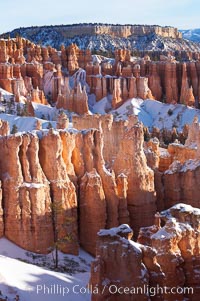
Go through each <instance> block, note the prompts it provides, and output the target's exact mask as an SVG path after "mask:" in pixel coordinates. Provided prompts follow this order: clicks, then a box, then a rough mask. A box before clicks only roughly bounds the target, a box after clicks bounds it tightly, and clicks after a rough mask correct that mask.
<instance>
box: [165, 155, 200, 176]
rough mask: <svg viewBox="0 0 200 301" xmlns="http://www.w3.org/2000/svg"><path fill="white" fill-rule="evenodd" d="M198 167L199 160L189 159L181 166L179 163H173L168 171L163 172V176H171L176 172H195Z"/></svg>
mask: <svg viewBox="0 0 200 301" xmlns="http://www.w3.org/2000/svg"><path fill="white" fill-rule="evenodd" d="M198 167H200V160H198V159H194V160H193V159H189V160H187V161H185V162H184V163H183V164H181V163H180V162H179V161H174V162H173V163H172V164H171V165H170V167H169V169H168V170H166V171H165V174H168V175H169V174H173V173H176V172H187V171H192V170H195V169H196V168H198Z"/></svg>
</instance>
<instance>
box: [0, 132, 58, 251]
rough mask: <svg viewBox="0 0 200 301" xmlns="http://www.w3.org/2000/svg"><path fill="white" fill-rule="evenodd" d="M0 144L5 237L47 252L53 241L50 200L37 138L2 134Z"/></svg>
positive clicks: (30, 248) (22, 245) (29, 247)
mask: <svg viewBox="0 0 200 301" xmlns="http://www.w3.org/2000/svg"><path fill="white" fill-rule="evenodd" d="M0 144H1V152H2V157H1V160H0V166H1V168H0V170H1V174H0V177H1V180H2V190H3V197H4V208H3V210H4V228H5V230H4V231H5V236H6V237H7V238H9V239H10V240H12V241H13V242H15V243H16V244H18V245H20V246H21V247H23V248H25V249H27V250H31V251H36V252H42V253H46V252H48V248H49V247H50V246H51V244H52V241H53V229H52V216H51V208H50V205H51V199H50V193H49V186H48V183H47V180H46V178H45V176H44V174H43V172H42V169H41V167H40V164H39V161H38V138H37V137H36V136H34V135H26V134H25V135H23V136H8V137H1V139H0ZM6 158H9V159H6Z"/></svg>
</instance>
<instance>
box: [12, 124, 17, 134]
mask: <svg viewBox="0 0 200 301" xmlns="http://www.w3.org/2000/svg"><path fill="white" fill-rule="evenodd" d="M17 132H18V127H17V126H16V124H13V127H12V131H11V134H16V133H17Z"/></svg>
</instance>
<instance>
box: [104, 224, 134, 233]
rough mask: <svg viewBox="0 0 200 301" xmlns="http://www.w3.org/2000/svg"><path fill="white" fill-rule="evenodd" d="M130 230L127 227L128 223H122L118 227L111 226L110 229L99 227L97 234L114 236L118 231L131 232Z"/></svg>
mask: <svg viewBox="0 0 200 301" xmlns="http://www.w3.org/2000/svg"><path fill="white" fill-rule="evenodd" d="M131 232H132V229H131V228H130V227H129V225H127V224H123V225H121V226H119V227H114V228H111V229H108V230H107V229H101V230H100V231H99V232H98V235H99V236H107V235H109V236H115V235H118V233H131Z"/></svg>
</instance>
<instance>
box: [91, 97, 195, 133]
mask: <svg viewBox="0 0 200 301" xmlns="http://www.w3.org/2000/svg"><path fill="white" fill-rule="evenodd" d="M91 111H92V112H93V113H99V114H106V113H110V114H113V115H114V117H115V120H126V119H127V116H128V115H136V116H138V119H139V121H141V122H142V123H143V124H144V125H145V126H146V127H149V129H150V130H151V129H152V128H153V127H157V128H159V129H164V128H165V129H168V130H171V129H172V128H173V127H176V129H177V131H179V132H180V131H182V130H183V127H184V125H185V124H186V123H187V124H191V123H192V121H193V119H194V117H195V116H197V117H198V119H199V120H200V111H199V110H197V109H194V108H191V107H188V106H185V105H181V104H175V105H173V104H164V103H161V102H159V101H156V100H150V99H149V100H142V99H139V98H132V99H129V100H127V101H126V102H125V103H124V104H122V105H121V106H120V107H119V108H118V109H116V110H112V109H111V98H108V97H104V98H103V99H101V100H100V101H98V102H96V103H95V104H94V105H93V107H92V109H91ZM169 112H170V114H169ZM171 112H172V114H171Z"/></svg>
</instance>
